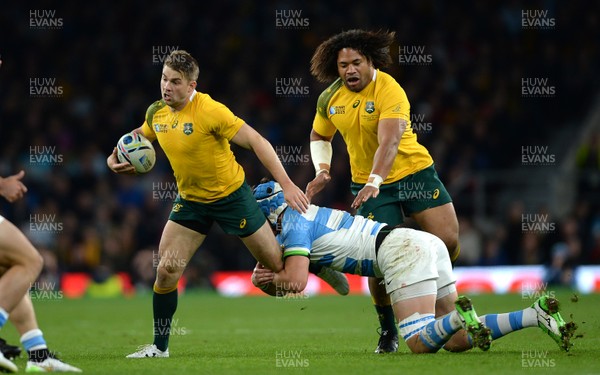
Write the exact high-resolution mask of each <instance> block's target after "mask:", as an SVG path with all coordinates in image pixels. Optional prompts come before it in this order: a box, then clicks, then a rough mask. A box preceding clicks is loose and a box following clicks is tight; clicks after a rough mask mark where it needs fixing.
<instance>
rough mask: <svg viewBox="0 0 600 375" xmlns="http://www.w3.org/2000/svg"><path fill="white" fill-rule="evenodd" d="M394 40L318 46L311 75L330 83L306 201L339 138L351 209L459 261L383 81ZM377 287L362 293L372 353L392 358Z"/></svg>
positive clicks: (384, 36) (439, 189)
mask: <svg viewBox="0 0 600 375" xmlns="http://www.w3.org/2000/svg"><path fill="white" fill-rule="evenodd" d="M394 35H395V34H394V33H393V32H391V33H387V32H369V31H363V30H350V31H346V32H342V33H340V34H337V35H334V36H332V37H331V38H329V39H327V40H326V41H324V42H323V43H321V44H320V45H319V46H318V47H317V49H316V51H315V53H314V55H313V57H312V59H311V73H312V74H313V76H315V78H316V79H317V80H318V81H320V82H325V83H330V82H332V81H333V83H331V85H330V86H329V87H328V88H327V89H326V90H325V91H323V93H322V94H321V95H320V96H319V99H318V102H317V113H316V114H315V118H314V121H313V127H312V131H311V133H310V141H311V142H310V150H311V157H312V160H313V163H314V165H315V170H316V176H315V178H314V179H313V181H311V182H310V183H309V184H308V186H307V189H306V195H307V196H308V198H309V199H312V197H313V196H314V195H315V194H317V193H318V192H319V191H321V190H322V189H323V188H324V187H325V185H326V184H327V183H328V182H329V181H330V179H331V176H330V174H329V170H330V168H331V158H332V148H331V140H332V138H333V136H334V135H335V133H336V132H338V131H339V132H340V134H341V135H342V137H343V138H344V142H345V143H346V147H347V149H348V155H349V158H350V170H351V173H352V185H351V190H352V193H353V194H354V195H355V196H356V197H355V199H354V202H353V203H352V208H357V209H358V212H357V213H358V214H359V215H363V216H365V217H369V218H372V219H375V220H378V221H381V222H386V223H388V224H390V225H397V224H401V223H402V222H403V221H404V215H406V216H410V217H412V218H413V219H414V220H415V221H416V223H417V224H418V225H419V227H420V228H421V229H422V230H424V231H426V232H429V233H432V234H434V235H436V236H437V237H439V238H440V239H441V240H442V241H444V243H445V244H446V247H447V249H448V252H449V254H450V258H451V259H452V261H454V260H455V259H456V258H457V257H458V254H459V245H458V220H457V218H456V213H455V212H454V206H453V205H452V199H451V198H450V195H449V194H448V192H447V191H446V188H445V187H444V184H443V183H442V182H441V181H440V179H439V178H438V175H437V172H436V171H435V168H434V164H433V159H432V158H431V156H430V155H429V152H428V151H427V149H426V148H425V147H423V146H422V145H421V144H419V143H418V142H417V135H416V134H415V133H414V132H413V130H412V128H411V122H410V103H409V102H408V98H407V97H406V93H405V92H404V90H403V89H402V87H400V85H399V84H398V83H397V82H396V81H395V80H394V78H393V77H392V76H390V75H389V74H387V73H385V72H382V71H381V70H379V69H381V68H385V67H386V66H388V65H389V64H390V63H391V57H390V51H389V48H390V45H391V44H392V43H393V41H394ZM380 282H381V280H379V279H377V278H369V289H370V291H371V295H372V297H373V302H374V304H375V309H376V310H377V313H378V316H379V320H380V324H381V329H382V334H381V337H380V340H379V343H378V346H377V349H376V350H375V352H376V353H386V352H395V351H396V350H397V348H398V336H397V330H396V325H395V322H394V315H393V311H392V308H391V306H390V300H389V297H388V296H387V294H386V293H385V288H383V286H381V285H380Z"/></svg>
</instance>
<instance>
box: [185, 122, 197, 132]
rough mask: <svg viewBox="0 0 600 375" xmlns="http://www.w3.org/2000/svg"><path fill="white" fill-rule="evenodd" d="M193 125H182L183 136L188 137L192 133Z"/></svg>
mask: <svg viewBox="0 0 600 375" xmlns="http://www.w3.org/2000/svg"><path fill="white" fill-rule="evenodd" d="M193 126H194V124H192V123H191V122H186V123H185V124H183V134H185V135H190V134H192V133H193V132H194V128H193Z"/></svg>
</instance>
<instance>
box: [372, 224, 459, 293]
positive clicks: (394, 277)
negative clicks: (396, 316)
mask: <svg viewBox="0 0 600 375" xmlns="http://www.w3.org/2000/svg"><path fill="white" fill-rule="evenodd" d="M377 263H378V265H379V269H380V270H381V272H382V273H383V277H384V279H385V281H384V282H385V288H386V291H387V293H388V294H389V293H392V292H393V291H394V290H396V289H400V288H404V287H406V286H408V285H413V284H415V283H418V282H421V281H425V280H431V279H435V281H436V287H437V290H440V289H441V288H444V287H446V286H448V285H450V284H453V283H455V282H456V278H455V277H454V274H453V273H452V264H451V263H450V256H449V255H448V250H447V249H446V245H445V244H444V242H443V241H442V240H440V239H439V238H438V237H436V236H434V235H432V234H430V233H427V232H423V231H418V230H414V229H410V228H396V229H394V230H392V231H391V232H390V234H388V235H387V237H386V238H385V239H384V240H383V242H382V244H381V246H380V247H379V252H378V254H377Z"/></svg>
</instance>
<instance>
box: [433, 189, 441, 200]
mask: <svg viewBox="0 0 600 375" xmlns="http://www.w3.org/2000/svg"><path fill="white" fill-rule="evenodd" d="M439 196H440V189H435V190H434V191H433V199H438V197H439Z"/></svg>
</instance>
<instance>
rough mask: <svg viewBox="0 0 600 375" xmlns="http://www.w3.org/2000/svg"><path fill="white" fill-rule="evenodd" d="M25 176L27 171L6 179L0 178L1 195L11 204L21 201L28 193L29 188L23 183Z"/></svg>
mask: <svg viewBox="0 0 600 375" xmlns="http://www.w3.org/2000/svg"><path fill="white" fill-rule="evenodd" d="M23 176H25V171H20V172H19V173H17V174H14V175H12V176H8V177H6V178H2V177H0V195H1V196H3V197H4V198H6V200H7V201H9V202H11V203H12V202H14V201H16V200H19V199H21V198H22V197H23V195H24V194H25V193H27V187H26V186H25V185H24V184H23V183H22V182H21V179H22V178H23Z"/></svg>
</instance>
